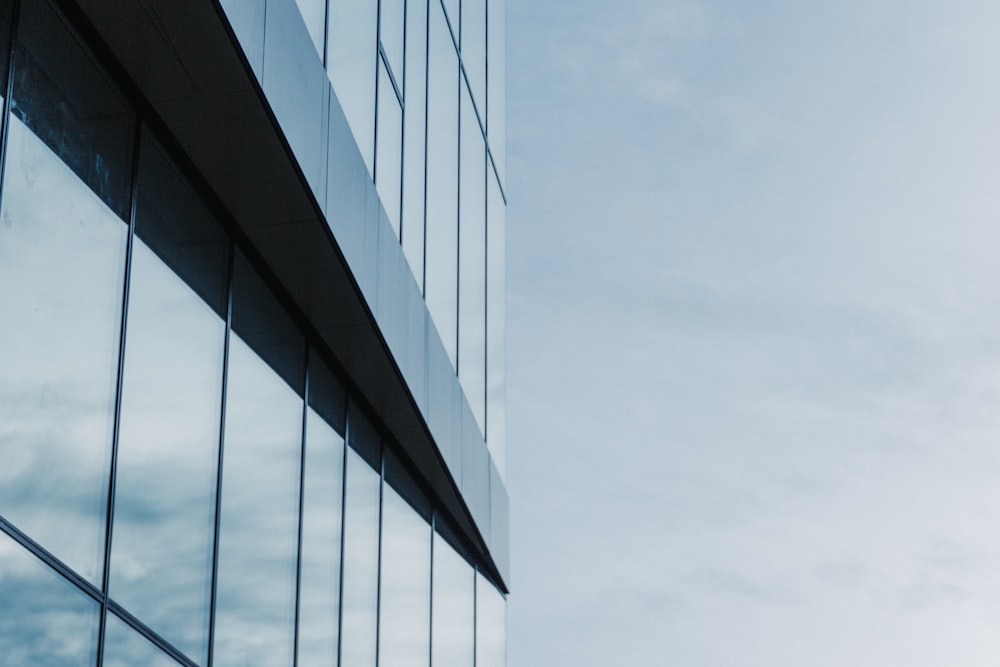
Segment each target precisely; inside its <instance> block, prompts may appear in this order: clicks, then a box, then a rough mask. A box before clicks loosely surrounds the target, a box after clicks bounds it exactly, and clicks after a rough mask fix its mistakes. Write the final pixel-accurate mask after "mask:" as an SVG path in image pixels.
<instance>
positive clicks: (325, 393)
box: [298, 355, 346, 667]
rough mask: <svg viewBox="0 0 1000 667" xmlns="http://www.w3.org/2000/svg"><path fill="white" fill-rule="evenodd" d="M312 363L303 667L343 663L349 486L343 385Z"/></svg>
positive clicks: (302, 609) (304, 497) (305, 494)
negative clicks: (344, 526)
mask: <svg viewBox="0 0 1000 667" xmlns="http://www.w3.org/2000/svg"><path fill="white" fill-rule="evenodd" d="M311 356H312V360H311V362H310V367H309V410H308V412H307V413H306V442H305V447H306V451H305V470H304V472H303V489H302V556H301V558H302V573H301V583H300V586H299V641H298V646H299V649H298V650H299V655H298V665H299V667H313V666H316V667H320V666H323V667H329V666H330V665H335V664H337V638H338V634H339V633H338V628H339V615H340V538H341V520H342V507H343V490H344V436H343V432H344V410H345V408H346V398H345V394H344V390H343V388H342V387H341V386H340V385H339V383H337V382H336V380H334V379H333V376H332V375H331V374H330V372H329V371H328V370H327V369H326V368H325V367H324V366H323V364H322V363H320V362H319V361H318V360H317V358H316V356H315V355H311Z"/></svg>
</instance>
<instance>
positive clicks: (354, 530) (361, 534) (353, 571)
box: [340, 448, 381, 667]
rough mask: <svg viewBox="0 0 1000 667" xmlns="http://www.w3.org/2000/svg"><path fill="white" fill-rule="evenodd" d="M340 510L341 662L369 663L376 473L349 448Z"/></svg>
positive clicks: (364, 666) (346, 665)
mask: <svg viewBox="0 0 1000 667" xmlns="http://www.w3.org/2000/svg"><path fill="white" fill-rule="evenodd" d="M346 477H347V482H346V483H347V493H346V501H345V502H346V505H345V511H344V583H343V589H344V598H343V599H344V607H343V612H342V613H343V618H342V623H343V627H342V629H341V649H340V650H341V665H343V667H370V666H372V665H374V664H375V639H376V637H375V633H376V632H377V631H378V616H377V601H378V518H379V517H378V515H379V485H380V482H381V480H380V477H379V474H378V473H377V472H375V471H374V470H372V468H371V466H369V465H368V464H367V463H366V462H365V460H364V459H363V458H361V456H360V455H359V454H357V453H356V452H355V451H354V450H353V449H351V448H348V449H347V476H346Z"/></svg>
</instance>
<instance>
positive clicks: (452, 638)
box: [431, 532, 476, 667]
mask: <svg viewBox="0 0 1000 667" xmlns="http://www.w3.org/2000/svg"><path fill="white" fill-rule="evenodd" d="M474 575H475V572H474V571H473V569H472V566H471V565H469V564H468V563H467V562H466V561H465V559H464V558H462V557H461V556H460V555H459V554H458V552H457V551H455V549H454V548H453V547H452V546H451V545H450V544H448V542H447V541H446V540H445V539H443V538H442V537H441V534H440V533H437V532H435V533H434V577H433V582H434V590H433V592H432V595H433V597H434V602H433V618H432V621H431V628H432V629H433V634H432V636H431V664H432V665H434V667H472V665H473V661H474V660H475V649H474V643H475V612H476V608H475V589H474V586H475V578H474Z"/></svg>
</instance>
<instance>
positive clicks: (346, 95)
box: [326, 0, 378, 173]
mask: <svg viewBox="0 0 1000 667" xmlns="http://www.w3.org/2000/svg"><path fill="white" fill-rule="evenodd" d="M328 11H329V21H328V24H327V26H328V31H327V52H326V54H327V64H328V66H327V71H328V72H329V75H330V81H332V82H333V89H334V91H335V92H336V93H337V100H339V101H340V106H341V107H343V109H344V115H345V116H347V122H348V124H349V125H350V126H351V131H352V132H353V133H354V140H355V141H356V142H357V144H358V147H359V148H360V149H361V155H362V156H363V157H364V159H365V164H366V165H367V166H368V172H369V173H374V169H373V164H372V163H373V161H374V158H375V61H376V58H377V54H378V51H377V45H376V42H375V35H376V28H377V25H378V1H377V0H357V1H355V2H336V1H334V2H330V4H329V6H328Z"/></svg>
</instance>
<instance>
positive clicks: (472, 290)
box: [458, 85, 486, 432]
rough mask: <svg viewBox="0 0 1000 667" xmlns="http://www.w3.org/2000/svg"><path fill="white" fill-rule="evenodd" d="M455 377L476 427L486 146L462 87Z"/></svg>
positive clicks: (481, 367)
mask: <svg viewBox="0 0 1000 667" xmlns="http://www.w3.org/2000/svg"><path fill="white" fill-rule="evenodd" d="M461 168H462V181H461V200H460V202H459V234H458V238H459V242H460V247H459V254H458V266H459V285H458V296H459V303H458V377H459V380H460V381H461V383H462V388H463V389H464V390H465V396H466V398H468V400H469V405H471V406H472V414H474V415H475V416H476V421H477V422H478V423H479V429H480V431H482V432H485V425H486V192H485V187H486V173H485V170H486V146H485V144H484V143H483V135H482V132H481V131H480V129H479V122H478V121H477V120H476V116H475V111H474V110H473V108H472V101H471V100H470V98H469V90H468V88H466V87H465V86H464V85H463V86H462V156H461Z"/></svg>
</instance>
